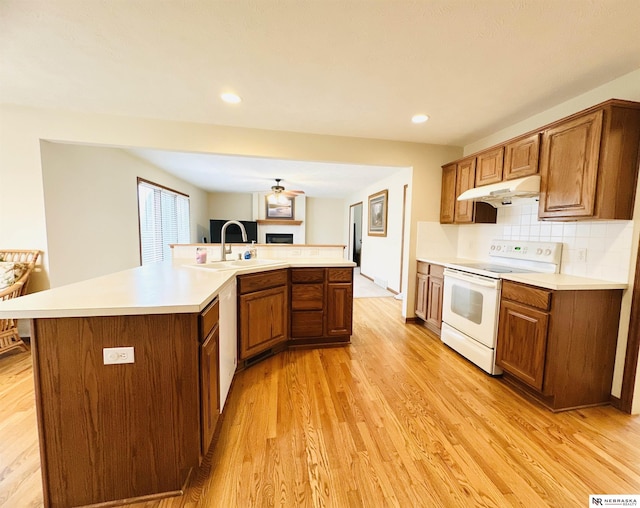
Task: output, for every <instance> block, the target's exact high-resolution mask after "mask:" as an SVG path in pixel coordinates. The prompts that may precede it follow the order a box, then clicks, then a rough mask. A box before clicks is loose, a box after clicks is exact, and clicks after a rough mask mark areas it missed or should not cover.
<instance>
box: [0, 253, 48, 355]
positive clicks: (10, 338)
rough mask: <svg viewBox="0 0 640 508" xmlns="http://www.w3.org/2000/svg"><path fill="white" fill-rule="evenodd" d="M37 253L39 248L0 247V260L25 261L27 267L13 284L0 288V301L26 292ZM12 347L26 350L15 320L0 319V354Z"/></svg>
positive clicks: (36, 259)
mask: <svg viewBox="0 0 640 508" xmlns="http://www.w3.org/2000/svg"><path fill="white" fill-rule="evenodd" d="M39 255H40V251H39V250H2V249H0V261H14V262H20V263H27V269H26V270H25V271H24V273H23V274H22V275H21V276H20V278H19V279H18V280H17V281H16V282H15V283H14V284H13V285H11V286H9V287H7V288H4V289H0V301H2V300H9V299H11V298H17V297H19V296H22V295H23V294H25V293H26V290H27V283H28V282H29V276H30V275H31V272H33V270H34V268H35V266H36V262H37V261H38V256H39ZM13 349H24V350H25V351H27V350H28V348H27V346H26V345H25V343H24V342H22V339H21V338H20V334H19V333H18V326H17V323H16V321H15V320H13V319H0V354H3V353H6V352H7V351H11V350H13Z"/></svg>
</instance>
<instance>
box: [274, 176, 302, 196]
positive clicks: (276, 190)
mask: <svg viewBox="0 0 640 508" xmlns="http://www.w3.org/2000/svg"><path fill="white" fill-rule="evenodd" d="M275 180H276V184H275V185H272V186H271V192H272V194H273V195H274V196H279V195H283V196H286V197H290V198H295V197H296V196H299V195H300V194H304V191H303V190H286V189H285V188H284V187H283V186H282V185H280V182H281V181H282V178H276V179H275Z"/></svg>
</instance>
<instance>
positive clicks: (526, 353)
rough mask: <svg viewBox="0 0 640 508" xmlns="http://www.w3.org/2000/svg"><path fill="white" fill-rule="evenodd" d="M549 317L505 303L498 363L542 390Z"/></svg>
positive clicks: (502, 314)
mask: <svg viewBox="0 0 640 508" xmlns="http://www.w3.org/2000/svg"><path fill="white" fill-rule="evenodd" d="M548 323H549V315H548V314H547V313H546V312H541V311H539V310H536V309H533V308H531V307H526V306H524V305H520V304H519V303H515V302H511V301H509V300H503V301H502V302H501V304H500V323H499V328H498V343H497V347H496V363H497V364H498V365H499V366H500V367H502V368H503V369H504V370H506V371H507V372H509V373H511V374H513V375H514V376H516V377H517V378H518V379H520V380H521V381H523V382H525V383H527V384H528V385H530V386H532V387H533V388H536V389H537V390H542V382H543V379H544V366H545V358H546V347H547V328H548Z"/></svg>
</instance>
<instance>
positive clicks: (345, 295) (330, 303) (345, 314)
mask: <svg viewBox="0 0 640 508" xmlns="http://www.w3.org/2000/svg"><path fill="white" fill-rule="evenodd" d="M352 309H353V284H350V283H331V284H327V311H326V319H327V335H328V336H343V335H351V333H352V318H353V312H352Z"/></svg>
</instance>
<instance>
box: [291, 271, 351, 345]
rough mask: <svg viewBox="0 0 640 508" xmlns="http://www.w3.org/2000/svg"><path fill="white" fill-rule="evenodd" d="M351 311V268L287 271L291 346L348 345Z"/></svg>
mask: <svg viewBox="0 0 640 508" xmlns="http://www.w3.org/2000/svg"><path fill="white" fill-rule="evenodd" d="M352 309H353V269H352V268H292V269H291V303H290V310H291V342H290V343H291V345H294V346H295V345H298V346H300V345H318V344H323V343H335V342H344V343H348V342H349V340H350V336H351V333H352V321H353V316H352V313H353V311H352Z"/></svg>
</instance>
